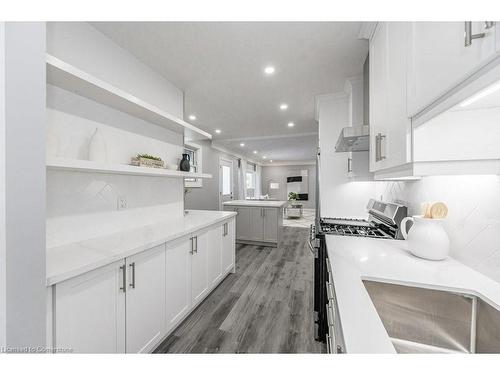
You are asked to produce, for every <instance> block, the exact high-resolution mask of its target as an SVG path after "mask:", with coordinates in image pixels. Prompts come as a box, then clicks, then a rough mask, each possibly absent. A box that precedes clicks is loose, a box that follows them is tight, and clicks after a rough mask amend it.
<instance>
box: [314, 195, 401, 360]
mask: <svg viewBox="0 0 500 375" xmlns="http://www.w3.org/2000/svg"><path fill="white" fill-rule="evenodd" d="M366 209H367V211H368V219H350V218H348V219H346V218H329V217H322V218H317V219H316V223H315V224H314V225H311V231H310V239H309V247H310V249H311V251H312V252H313V254H314V320H315V338H316V340H319V341H322V342H325V343H326V345H327V351H328V352H329V353H343V352H345V346H344V343H343V336H342V325H341V322H340V319H339V314H338V305H337V301H336V297H335V285H334V282H333V277H332V271H331V268H330V262H329V260H328V252H327V249H326V241H325V236H327V235H336V236H354V237H367V238H379V239H388V240H400V239H402V238H403V236H402V234H401V228H400V224H401V221H402V220H403V218H405V217H406V216H407V214H408V209H407V207H406V206H403V205H399V204H395V203H388V202H382V201H377V200H374V199H370V200H369V202H368V205H367V206H366Z"/></svg>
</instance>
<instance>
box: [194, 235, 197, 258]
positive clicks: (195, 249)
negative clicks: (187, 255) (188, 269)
mask: <svg viewBox="0 0 500 375" xmlns="http://www.w3.org/2000/svg"><path fill="white" fill-rule="evenodd" d="M193 251H194V252H195V253H196V254H198V236H195V237H194V250H193Z"/></svg>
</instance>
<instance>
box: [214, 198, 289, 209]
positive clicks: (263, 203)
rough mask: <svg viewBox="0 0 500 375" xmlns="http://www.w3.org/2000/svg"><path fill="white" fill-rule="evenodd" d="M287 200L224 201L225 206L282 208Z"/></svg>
mask: <svg viewBox="0 0 500 375" xmlns="http://www.w3.org/2000/svg"><path fill="white" fill-rule="evenodd" d="M287 203H288V202H287V201H272V200H257V199H255V200H253V199H247V200H237V201H229V202H224V206H248V207H269V208H280V207H283V206H284V205H286V204H287Z"/></svg>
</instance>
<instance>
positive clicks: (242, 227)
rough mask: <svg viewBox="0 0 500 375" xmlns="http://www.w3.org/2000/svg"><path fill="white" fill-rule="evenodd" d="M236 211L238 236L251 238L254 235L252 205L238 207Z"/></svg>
mask: <svg viewBox="0 0 500 375" xmlns="http://www.w3.org/2000/svg"><path fill="white" fill-rule="evenodd" d="M236 212H237V213H238V215H236V238H237V239H239V240H249V239H251V237H252V233H251V230H252V228H251V223H252V209H251V208H250V207H237V208H236Z"/></svg>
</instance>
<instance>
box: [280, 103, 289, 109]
mask: <svg viewBox="0 0 500 375" xmlns="http://www.w3.org/2000/svg"><path fill="white" fill-rule="evenodd" d="M280 109H281V110H282V111H286V110H287V109H288V104H286V103H282V104H280Z"/></svg>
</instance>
